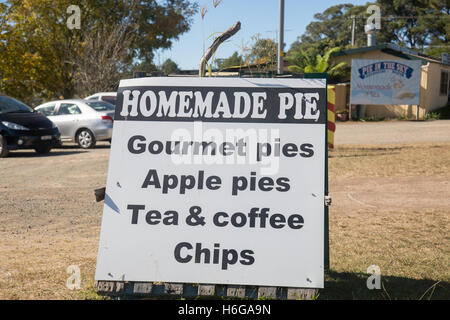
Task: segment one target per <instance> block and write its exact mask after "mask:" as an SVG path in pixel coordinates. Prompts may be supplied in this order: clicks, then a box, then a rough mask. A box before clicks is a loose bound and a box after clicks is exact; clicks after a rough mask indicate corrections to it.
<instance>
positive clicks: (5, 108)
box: [0, 96, 33, 114]
mask: <svg viewBox="0 0 450 320" xmlns="http://www.w3.org/2000/svg"><path fill="white" fill-rule="evenodd" d="M19 112H33V109H31V108H30V107H29V106H27V105H26V104H24V103H22V102H20V101H18V100H16V99H13V98H10V97H6V96H0V114H2V113H19Z"/></svg>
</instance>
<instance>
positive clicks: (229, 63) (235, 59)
mask: <svg viewBox="0 0 450 320" xmlns="http://www.w3.org/2000/svg"><path fill="white" fill-rule="evenodd" d="M215 62H216V68H217V69H218V70H223V69H226V68H229V67H235V66H241V65H242V64H243V63H244V59H243V57H242V56H241V55H240V54H239V53H238V52H237V51H235V52H234V53H233V54H232V55H231V56H230V57H228V58H226V59H216V61H215Z"/></svg>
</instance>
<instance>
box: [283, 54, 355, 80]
mask: <svg viewBox="0 0 450 320" xmlns="http://www.w3.org/2000/svg"><path fill="white" fill-rule="evenodd" d="M339 50H340V48H333V49H330V50H328V51H327V52H325V54H324V55H323V56H322V55H320V54H317V55H313V54H308V53H306V52H305V51H303V50H300V51H294V52H293V53H291V55H289V56H288V57H286V60H288V61H289V62H291V63H292V65H290V66H289V67H288V70H289V71H291V72H293V73H324V72H327V73H328V74H330V75H337V74H338V73H340V72H343V71H344V67H345V66H346V65H347V64H346V63H345V62H341V63H338V64H335V65H331V63H330V56H331V54H332V53H333V52H336V51H339Z"/></svg>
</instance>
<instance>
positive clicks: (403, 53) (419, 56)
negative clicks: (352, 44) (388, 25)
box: [331, 43, 443, 64]
mask: <svg viewBox="0 0 450 320" xmlns="http://www.w3.org/2000/svg"><path fill="white" fill-rule="evenodd" d="M378 50H379V51H382V52H385V53H387V54H391V55H393V56H397V57H400V58H402V59H407V60H422V64H427V63H428V62H433V63H439V64H443V63H442V60H439V59H436V58H433V57H430V56H427V55H425V54H423V53H419V52H417V51H414V50H411V49H408V48H404V47H401V46H398V45H395V44H392V43H381V44H377V45H375V46H370V47H360V48H355V49H348V50H341V51H337V52H334V53H332V54H331V56H332V57H339V56H349V55H353V54H359V53H364V52H369V51H378Z"/></svg>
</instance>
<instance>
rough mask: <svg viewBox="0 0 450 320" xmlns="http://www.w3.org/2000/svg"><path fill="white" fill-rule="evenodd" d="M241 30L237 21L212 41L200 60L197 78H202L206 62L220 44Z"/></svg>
mask: <svg viewBox="0 0 450 320" xmlns="http://www.w3.org/2000/svg"><path fill="white" fill-rule="evenodd" d="M240 29H241V23H240V22H239V21H238V22H236V23H235V24H234V25H233V26H232V27H231V28H229V29H228V30H226V31H225V32H223V33H222V34H221V35H220V36H218V37H217V38H216V39H214V41H213V43H212V44H211V45H210V46H209V48H208V50H206V52H205V54H204V55H203V57H202V58H201V59H200V64H199V69H198V76H199V77H203V75H204V70H205V66H206V64H207V63H208V60H209V59H211V57H212V56H213V54H214V53H215V52H216V50H217V48H218V47H219V46H220V44H221V43H223V42H224V41H226V40H228V39H229V38H231V37H232V36H233V35H235V34H236V33H237V32H238V31H239V30H240Z"/></svg>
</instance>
